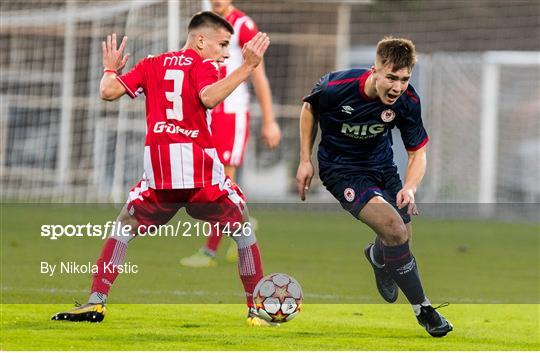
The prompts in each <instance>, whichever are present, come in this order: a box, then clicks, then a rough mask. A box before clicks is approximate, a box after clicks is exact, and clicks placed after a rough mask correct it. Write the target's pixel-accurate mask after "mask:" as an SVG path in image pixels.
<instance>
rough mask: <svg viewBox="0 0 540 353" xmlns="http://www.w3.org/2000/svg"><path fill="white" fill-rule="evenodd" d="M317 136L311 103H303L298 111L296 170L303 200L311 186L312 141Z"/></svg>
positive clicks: (298, 186)
mask: <svg viewBox="0 0 540 353" xmlns="http://www.w3.org/2000/svg"><path fill="white" fill-rule="evenodd" d="M316 136H317V121H316V118H315V114H314V113H313V109H312V107H311V104H309V103H304V105H303V106H302V111H301V113H300V163H299V164H298V171H297V172H296V186H297V188H298V195H299V196H300V200H302V201H305V199H306V193H307V191H308V190H309V187H310V186H311V179H313V174H314V168H313V163H311V153H312V151H313V143H314V142H315V137H316Z"/></svg>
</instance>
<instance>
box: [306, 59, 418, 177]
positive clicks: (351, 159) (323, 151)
mask: <svg viewBox="0 0 540 353" xmlns="http://www.w3.org/2000/svg"><path fill="white" fill-rule="evenodd" d="M370 74H371V71H370V70H365V69H349V70H344V71H336V72H331V73H328V74H326V75H325V76H323V77H322V78H321V79H320V80H319V82H318V83H317V84H316V85H315V87H314V88H313V90H312V91H311V93H310V94H309V95H308V96H306V97H304V101H305V102H308V103H310V104H311V106H312V107H313V111H314V114H315V116H316V118H317V119H318V121H319V126H320V128H321V142H320V144H319V154H318V158H319V164H322V165H321V166H322V167H323V166H324V165H333V166H341V167H344V168H347V167H356V166H359V167H376V166H381V165H389V164H393V152H392V134H391V131H390V130H391V129H392V128H394V126H397V128H398V129H399V130H400V132H401V138H402V139H403V142H404V144H405V148H407V150H409V151H415V150H418V149H420V148H421V147H422V146H424V145H425V144H426V143H427V142H428V135H427V133H426V130H425V129H424V126H423V124H422V117H421V108H420V98H419V97H418V95H417V94H416V91H415V90H414V88H413V87H412V86H411V85H409V86H408V88H407V90H406V91H405V93H403V95H401V97H399V98H398V100H397V101H396V102H395V103H394V104H392V105H385V104H383V103H382V102H381V101H380V100H379V99H378V98H375V99H373V98H370V97H368V96H366V94H365V93H364V85H365V82H366V80H367V78H368V77H369V75H370Z"/></svg>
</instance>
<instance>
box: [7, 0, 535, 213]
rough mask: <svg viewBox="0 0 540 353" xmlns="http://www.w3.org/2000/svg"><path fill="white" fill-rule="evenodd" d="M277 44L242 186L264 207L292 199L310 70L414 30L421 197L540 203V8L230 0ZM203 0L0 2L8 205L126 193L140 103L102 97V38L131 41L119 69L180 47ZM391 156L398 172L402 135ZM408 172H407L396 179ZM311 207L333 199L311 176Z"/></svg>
mask: <svg viewBox="0 0 540 353" xmlns="http://www.w3.org/2000/svg"><path fill="white" fill-rule="evenodd" d="M233 4H234V5H235V6H236V7H238V8H239V9H241V10H242V11H244V12H246V13H247V14H248V15H250V16H251V17H252V18H253V19H254V21H255V22H256V23H257V24H258V26H259V28H260V30H262V31H265V32H267V33H269V35H270V37H271V40H272V45H271V47H270V48H269V50H268V53H267V55H266V70H267V73H268V76H269V79H270V83H271V87H272V91H273V99H274V110H275V113H276V117H277V119H278V121H279V124H280V126H281V128H282V132H283V141H282V144H281V146H280V147H279V148H278V150H277V151H274V152H271V151H268V150H267V149H266V147H265V146H264V143H263V142H262V140H261V139H260V137H259V136H260V135H259V128H260V118H259V107H258V105H257V104H256V103H255V101H256V100H255V99H253V113H254V114H253V115H252V116H253V118H252V126H251V137H250V142H249V146H248V153H247V156H246V159H245V164H244V166H243V168H242V169H241V174H240V178H239V184H240V185H241V186H242V188H243V189H244V190H245V192H246V194H247V196H248V198H249V199H250V200H251V201H253V202H258V203H266V204H273V203H278V202H279V203H284V202H297V201H296V200H297V196H296V186H295V180H294V177H295V174H296V167H297V162H298V145H299V142H298V116H299V112H300V107H301V98H302V96H304V95H306V94H307V93H308V92H309V91H310V90H311V87H312V86H313V84H314V83H315V82H316V81H317V80H318V78H319V77H320V76H322V75H323V74H325V73H326V72H328V71H333V70H337V69H341V68H346V67H349V66H362V67H369V66H370V65H371V64H372V60H373V56H374V47H375V45H376V43H377V41H378V40H379V39H381V38H382V37H383V36H385V35H394V36H404V37H407V38H410V39H412V40H413V41H414V42H415V44H416V48H417V50H418V52H419V53H420V55H419V64H418V65H417V67H416V68H415V71H414V75H413V85H414V86H415V88H416V89H417V90H418V91H419V94H420V97H421V100H422V107H423V119H424V124H425V125H426V128H427V130H428V132H429V134H430V137H431V142H430V143H429V145H428V172H427V174H426V177H425V179H424V182H423V185H422V187H421V188H420V190H419V192H418V199H419V201H420V202H424V203H437V204H439V203H443V204H444V203H460V204H462V203H471V204H472V203H485V204H493V203H499V204H501V203H513V204H515V203H538V202H540V182H539V181H540V2H539V1H538V0H531V1H519V0H515V1H508V0H501V1H499V0H492V1H489V0H470V1H461V0H456V1H438V0H433V1H428V0H415V1H397V0H394V1H390V0H385V1H383V0H357V1H354V0H351V1H330V0H326V1H308V0H306V1H302V0H296V1H292V0H288V1H280V0H273V1H261V0H251V1H248V0H236V1H234V2H233ZM203 9H209V3H208V1H205V0H182V1H174V0H137V1H127V0H125V1H115V0H107V1H90V0H88V1H70V0H43V1H38V0H4V1H2V2H0V185H1V189H2V190H1V194H2V199H3V200H10V201H11V200H14V201H24V202H27V201H53V202H123V201H124V200H125V198H126V196H127V192H128V190H129V189H130V188H131V186H132V185H134V184H135V183H136V182H137V181H138V180H139V179H140V177H141V175H142V171H143V168H142V161H143V158H142V157H143V146H144V136H145V104H144V98H139V99H136V100H131V99H129V98H127V97H124V98H122V99H120V100H119V101H118V102H114V103H109V102H104V101H102V100H101V99H100V98H99V81H100V79H101V75H102V64H101V46H100V45H101V44H100V43H101V41H102V40H103V39H104V37H105V36H106V35H107V34H109V33H111V32H116V33H118V34H120V35H123V34H125V35H128V36H129V43H128V48H127V51H128V52H130V53H131V59H130V62H129V63H128V66H127V69H130V68H131V67H132V66H133V65H134V64H135V63H136V62H137V61H138V60H140V59H141V58H144V57H146V56H147V55H149V54H154V55H155V54H159V53H161V52H164V51H167V50H173V49H179V48H181V47H182V46H183V43H184V40H185V28H186V27H187V23H188V21H189V19H190V17H191V16H192V15H193V14H194V13H195V12H197V11H200V10H203ZM395 137H396V138H395V146H394V147H395V152H396V159H397V162H398V165H399V166H400V170H401V171H403V167H404V164H405V162H406V153H405V151H404V149H403V145H402V143H401V140H400V139H399V133H397V134H395ZM402 175H403V174H402ZM310 201H311V202H313V203H325V202H333V201H332V198H331V195H330V194H329V193H328V192H326V191H325V190H324V188H323V187H322V186H321V184H320V182H319V181H318V179H316V180H314V187H313V190H312V192H311V195H310Z"/></svg>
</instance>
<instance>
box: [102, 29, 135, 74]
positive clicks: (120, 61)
mask: <svg viewBox="0 0 540 353" xmlns="http://www.w3.org/2000/svg"><path fill="white" fill-rule="evenodd" d="M127 39H128V38H127V37H126V36H124V37H123V38H122V42H121V43H120V47H118V48H117V46H118V45H117V42H116V33H113V34H112V35H108V36H107V40H106V41H103V42H101V49H102V50H103V68H104V69H105V70H114V71H116V72H117V73H120V71H122V69H123V68H124V66H126V63H127V61H128V59H129V54H126V55H124V50H125V49H126V44H127Z"/></svg>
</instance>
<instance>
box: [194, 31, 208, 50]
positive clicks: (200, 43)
mask: <svg viewBox="0 0 540 353" xmlns="http://www.w3.org/2000/svg"><path fill="white" fill-rule="evenodd" d="M205 39H206V38H205V37H204V35H202V34H197V37H196V38H195V44H196V45H197V49H199V50H202V49H203V48H204V40H205Z"/></svg>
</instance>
